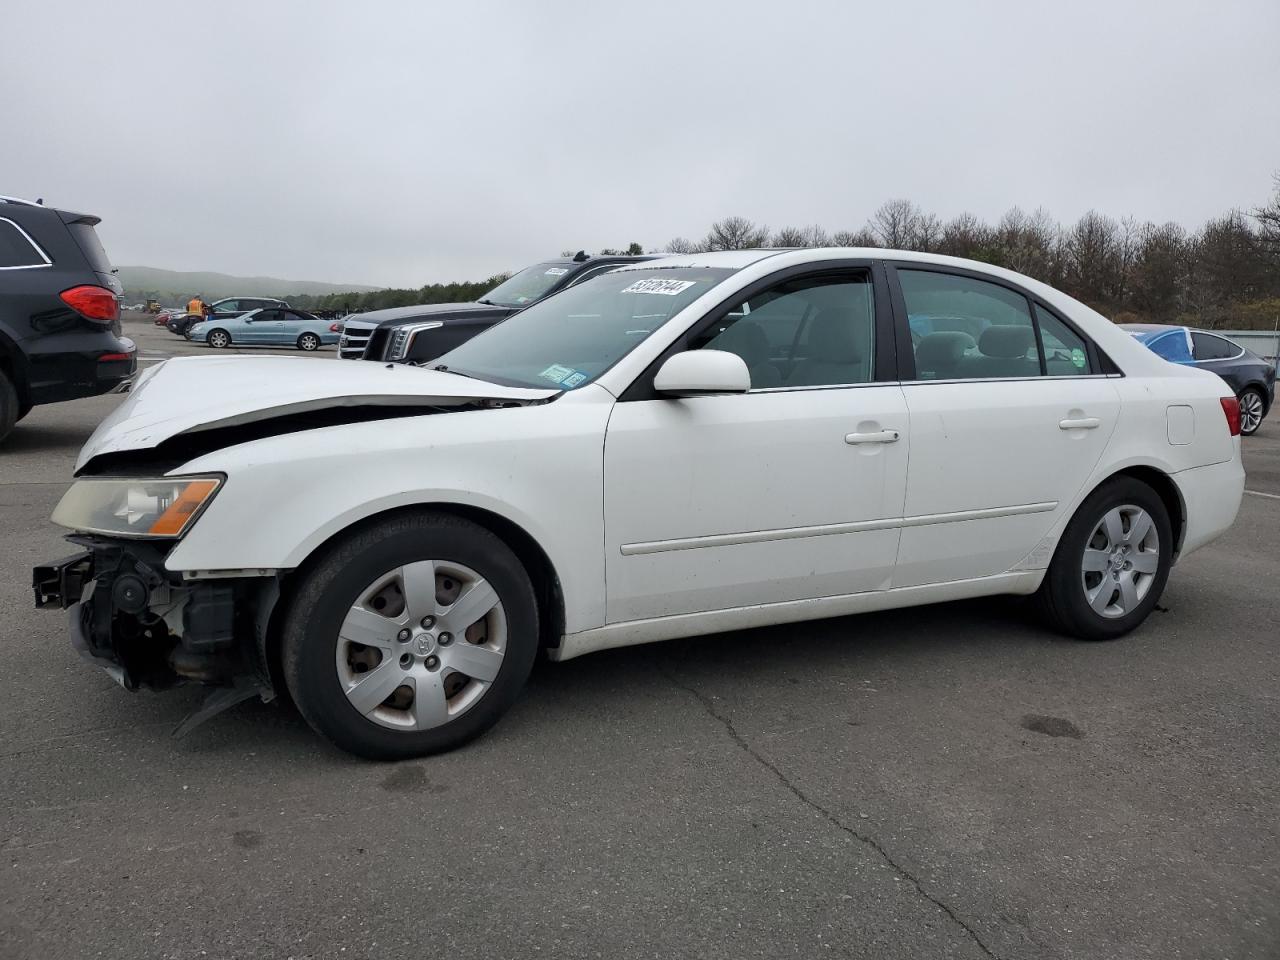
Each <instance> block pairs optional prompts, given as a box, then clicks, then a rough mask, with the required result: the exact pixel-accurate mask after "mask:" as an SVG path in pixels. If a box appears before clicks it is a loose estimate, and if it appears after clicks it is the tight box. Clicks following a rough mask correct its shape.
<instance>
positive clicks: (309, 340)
mask: <svg viewBox="0 0 1280 960" xmlns="http://www.w3.org/2000/svg"><path fill="white" fill-rule="evenodd" d="M298 349H299V350H305V351H306V352H307V353H310V352H311V351H313V350H319V349H320V338H319V337H317V336H316V335H315V334H314V333H304V334H303V335H302V336H300V337H299V338H298Z"/></svg>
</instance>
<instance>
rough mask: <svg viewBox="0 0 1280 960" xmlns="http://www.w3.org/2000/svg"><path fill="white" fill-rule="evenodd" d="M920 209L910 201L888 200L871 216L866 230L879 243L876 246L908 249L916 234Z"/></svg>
mask: <svg viewBox="0 0 1280 960" xmlns="http://www.w3.org/2000/svg"><path fill="white" fill-rule="evenodd" d="M919 218H920V209H919V208H918V207H917V206H916V205H915V204H914V203H912V202H911V201H910V200H889V201H888V202H886V203H883V204H881V205H880V209H879V210H877V211H876V212H875V213H873V214H872V215H871V220H870V222H869V223H868V224H867V228H868V229H869V230H870V231H871V232H872V233H873V234H875V236H876V239H877V240H878V241H879V243H878V244H877V246H883V247H889V248H891V249H898V250H905V249H908V248H909V246H910V244H911V241H912V239H913V238H914V236H915V233H916V226H917V221H918V220H919Z"/></svg>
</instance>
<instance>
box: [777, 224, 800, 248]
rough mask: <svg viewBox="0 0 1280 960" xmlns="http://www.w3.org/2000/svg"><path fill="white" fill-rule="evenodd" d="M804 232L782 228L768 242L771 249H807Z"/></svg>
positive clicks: (791, 228)
mask: <svg viewBox="0 0 1280 960" xmlns="http://www.w3.org/2000/svg"><path fill="white" fill-rule="evenodd" d="M804 241H805V233H804V230H803V229H801V228H800V227H783V228H782V229H781V230H779V231H778V232H777V233H775V234H774V235H773V239H772V240H770V241H769V245H770V246H771V247H807V246H808V244H807V243H805V242H804Z"/></svg>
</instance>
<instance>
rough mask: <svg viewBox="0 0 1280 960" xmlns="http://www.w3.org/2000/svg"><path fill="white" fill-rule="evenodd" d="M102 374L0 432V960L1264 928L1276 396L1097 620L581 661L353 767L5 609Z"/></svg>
mask: <svg viewBox="0 0 1280 960" xmlns="http://www.w3.org/2000/svg"><path fill="white" fill-rule="evenodd" d="M143 332H144V334H145V336H144V337H140V341H142V342H143V343H144V347H143V349H144V351H145V352H147V355H158V354H159V353H160V352H190V351H198V350H199V349H200V348H198V347H192V346H191V345H188V344H179V343H178V342H177V341H174V340H172V338H168V339H166V338H167V335H161V334H155V333H153V332H151V331H143ZM315 362H323V360H322V359H321V360H317V361H315ZM116 402H118V401H117V398H113V397H104V398H97V399H93V400H86V401H81V402H77V403H73V404H66V405H60V406H54V407H44V408H39V409H37V410H36V411H34V412H33V413H32V414H31V415H30V416H29V417H28V418H27V420H25V421H23V423H22V424H20V425H19V427H18V429H17V431H16V432H15V434H14V435H13V437H12V438H11V440H10V442H9V443H7V444H6V445H4V446H3V447H0V537H2V538H3V539H2V540H0V542H2V543H3V544H4V549H3V550H2V551H0V611H3V614H4V619H3V624H2V625H0V657H2V658H3V663H4V665H5V686H4V695H3V697H2V698H0V731H2V732H3V737H2V738H0V844H2V845H3V860H0V957H4V958H27V957H40V958H61V957H74V958H79V957H112V958H116V957H118V958H142V957H175V958H197V957H226V958H232V957H237V958H238V957H249V956H253V957H339V956H341V957H388V956H408V955H410V954H411V953H413V954H416V955H421V956H438V955H445V954H448V955H450V956H454V957H484V958H507V957H511V958H525V957H531V956H548V957H602V958H609V960H613V958H631V957H636V958H641V957H663V958H667V957H723V958H746V957H768V958H776V957H803V958H808V957H823V956H832V957H876V958H899V957H900V958H912V960H918V958H926V957H928V958H933V957H957V958H970V957H977V958H982V957H998V958H1002V960H1012V958H1095V957H1098V958H1159V960H1171V958H1205V957H1215V958H1232V960H1235V958H1253V957H1258V958H1275V957H1277V956H1280V815H1278V812H1277V811H1280V803H1278V801H1280V776H1278V775H1277V774H1278V772H1280V751H1278V750H1277V746H1276V735H1275V732H1276V730H1277V728H1278V727H1280V698H1278V695H1277V690H1278V689H1280V685H1278V684H1277V680H1278V679H1280V667H1277V652H1278V649H1277V647H1278V644H1277V628H1276V624H1277V622H1278V621H1280V603H1278V602H1277V591H1276V584H1277V583H1278V582H1280V551H1278V550H1277V537H1278V536H1280V421H1277V422H1276V423H1268V424H1265V425H1264V427H1263V430H1262V431H1261V432H1260V433H1259V434H1258V435H1257V436H1255V437H1253V438H1250V439H1248V440H1247V441H1246V442H1245V451H1246V454H1245V455H1246V466H1247V468H1248V470H1249V484H1248V485H1249V488H1250V489H1251V490H1255V491H1257V493H1259V494H1270V495H1272V497H1274V499H1273V498H1271V497H1266V496H1256V495H1250V496H1247V497H1246V498H1245V502H1244V504H1243V507H1242V509H1241V514H1240V519H1239V521H1238V522H1237V524H1236V526H1235V528H1234V529H1233V530H1232V531H1231V532H1230V533H1229V534H1228V535H1227V536H1226V537H1224V538H1223V539H1222V540H1220V541H1219V542H1217V543H1215V544H1213V545H1211V546H1210V547H1207V548H1205V549H1204V550H1203V551H1201V552H1199V553H1197V554H1195V555H1193V556H1191V557H1189V558H1187V560H1186V561H1185V562H1183V563H1181V564H1179V565H1178V567H1177V568H1176V569H1175V571H1174V574H1173V576H1172V578H1171V580H1170V584H1169V587H1168V589H1167V591H1166V593H1165V597H1164V600H1163V607H1164V610H1163V611H1161V612H1158V613H1156V614H1153V616H1152V618H1151V620H1150V621H1149V622H1148V624H1147V625H1146V626H1144V627H1143V628H1142V629H1141V630H1140V631H1138V632H1137V633H1135V634H1134V635H1132V636H1130V637H1129V638H1127V639H1124V640H1121V641H1118V642H1115V643H1108V644H1081V643H1075V642H1070V641H1067V640H1063V639H1060V638H1056V637H1054V636H1051V635H1049V634H1047V633H1045V632H1044V631H1043V630H1042V629H1041V628H1040V627H1039V626H1038V625H1037V624H1036V622H1035V621H1034V620H1033V619H1032V618H1031V617H1029V616H1028V613H1027V611H1026V609H1025V605H1024V604H1022V603H1020V602H1018V601H1014V600H998V601H981V602H972V603H963V604H951V605H944V606H936V607H926V608H920V609H915V610H908V611H899V612H893V613H884V614H874V615H867V616H862V617H849V618H844V619H837V620H828V621H820V622H816V623H807V624H800V625H796V626H788V627H779V628H770V629H763V630H755V631H749V632H743V633H731V634H719V635H716V636H712V637H705V638H700V639H693V640H685V641H674V642H671V643H666V644H659V645H652V646H647V647H637V648H632V649H627V650H617V651H610V652H605V653H599V654H593V655H591V656H588V657H584V658H581V659H579V660H574V661H571V662H569V663H565V664H560V665H555V664H543V665H540V666H539V667H538V668H537V669H536V670H535V673H534V676H533V679H532V682H531V683H530V685H529V688H528V690H527V692H526V693H525V695H524V696H523V698H522V699H521V700H520V702H519V703H518V704H517V705H516V707H515V708H514V709H513V710H512V712H511V713H510V715H509V716H508V717H507V718H506V719H505V720H504V721H503V722H502V723H501V724H500V725H499V726H498V727H497V728H496V729H495V730H494V731H493V732H492V733H490V734H489V735H488V736H486V737H484V738H483V739H482V740H480V741H479V742H477V743H475V744H473V745H472V746H470V747H468V748H466V749H464V750H461V751H458V752H455V753H453V754H449V755H446V756H441V757H435V758H431V759H427V760H421V761H414V762H408V763H402V764H397V765H377V764H370V763H365V762H362V761H358V760H354V759H352V758H350V757H347V756H345V755H343V754H340V753H337V752H336V751H334V750H332V749H330V748H329V747H327V746H325V745H324V744H323V743H322V742H321V741H320V740H319V739H318V738H317V737H315V736H314V735H313V734H312V733H311V732H310V730H309V729H308V728H307V727H306V725H305V724H304V723H303V722H302V720H301V719H300V718H299V717H298V715H297V714H296V713H295V712H294V711H293V710H292V709H291V708H290V707H288V706H283V705H280V704H275V703H273V704H262V703H257V702H252V703H247V704H242V705H240V706H239V707H236V708H234V709H233V710H231V711H229V712H227V713H224V714H222V715H221V716H219V717H217V718H215V719H214V720H212V721H210V722H209V723H207V724H205V725H204V726H202V727H200V728H198V729H197V730H196V731H195V732H194V733H193V734H191V735H190V736H189V737H187V738H185V739H182V740H173V739H171V737H170V736H169V733H170V731H171V730H172V728H173V727H174V726H175V725H176V724H177V723H178V722H179V721H180V720H181V719H182V717H183V716H184V715H185V714H186V712H187V711H189V710H190V709H191V708H192V707H193V706H194V705H195V704H196V703H198V701H199V694H198V692H196V691H193V690H182V691H177V692H173V693H170V694H166V695H153V694H145V693H144V694H134V695H130V694H127V693H125V692H124V691H122V690H120V689H119V688H118V687H116V686H115V685H114V684H113V683H112V682H111V681H110V680H109V679H108V678H107V677H106V676H105V675H104V674H102V673H101V672H99V671H97V670H95V669H93V668H91V667H89V666H88V665H86V664H83V663H82V662H81V661H80V660H79V659H78V657H77V656H76V655H75V654H74V653H73V652H72V650H71V649H70V647H69V645H68V644H67V641H66V630H65V623H64V617H63V615H62V614H59V613H52V612H44V611H36V610H34V609H32V607H31V599H30V591H29V588H28V583H29V570H30V567H31V565H32V564H34V563H37V562H41V561H43V560H46V559H49V558H52V557H56V556H61V555H63V554H64V553H67V552H70V549H69V548H68V547H67V546H66V545H65V544H63V543H62V541H61V540H60V537H59V532H58V530H57V529H55V528H54V527H53V526H51V525H50V524H49V523H48V521H47V517H48V515H49V513H50V511H51V510H52V508H53V506H54V504H55V503H56V502H57V500H58V498H59V497H60V496H61V494H62V491H63V490H64V489H65V487H66V483H67V481H68V479H69V476H70V470H71V464H72V462H73V460H74V457H75V453H76V451H77V449H78V447H79V445H80V444H81V443H82V442H83V441H84V439H85V438H86V437H87V436H88V434H89V432H90V431H91V430H92V428H93V426H94V425H95V424H96V422H97V421H98V420H99V419H100V418H101V417H102V416H103V415H104V414H105V413H106V412H107V411H108V410H109V409H111V407H112V406H113V405H114V404H115V403H116Z"/></svg>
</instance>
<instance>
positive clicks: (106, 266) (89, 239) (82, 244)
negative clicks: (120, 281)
mask: <svg viewBox="0 0 1280 960" xmlns="http://www.w3.org/2000/svg"><path fill="white" fill-rule="evenodd" d="M67 229H68V230H69V231H71V237H72V239H74V240H75V242H76V246H78V247H79V248H80V252H81V253H83V254H84V258H85V259H86V260H88V261H89V268H90V269H91V270H95V271H97V272H98V273H110V272H111V261H110V260H108V259H107V251H105V250H103V249H102V241H101V240H99V239H98V233H97V231H96V230H94V229H93V224H91V223H68V224H67Z"/></svg>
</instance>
